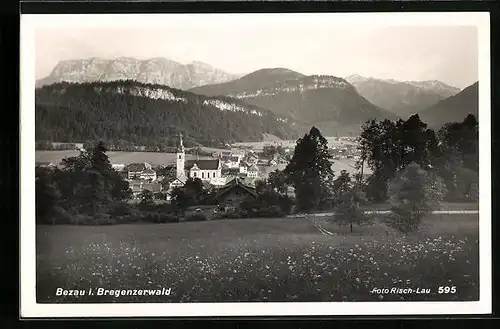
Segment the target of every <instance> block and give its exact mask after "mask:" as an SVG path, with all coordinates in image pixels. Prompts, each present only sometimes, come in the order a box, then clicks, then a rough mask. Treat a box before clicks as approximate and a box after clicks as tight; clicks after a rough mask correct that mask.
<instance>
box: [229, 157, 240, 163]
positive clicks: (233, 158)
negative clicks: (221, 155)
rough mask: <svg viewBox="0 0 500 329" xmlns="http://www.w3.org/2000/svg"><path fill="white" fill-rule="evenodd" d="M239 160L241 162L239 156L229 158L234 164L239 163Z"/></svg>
mask: <svg viewBox="0 0 500 329" xmlns="http://www.w3.org/2000/svg"><path fill="white" fill-rule="evenodd" d="M239 160H240V158H239V157H237V156H231V157H230V158H229V161H232V162H238V161H239Z"/></svg>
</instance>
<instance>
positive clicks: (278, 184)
mask: <svg viewBox="0 0 500 329" xmlns="http://www.w3.org/2000/svg"><path fill="white" fill-rule="evenodd" d="M286 181H287V177H286V175H285V173H284V172H283V171H282V170H279V169H276V170H275V171H272V172H271V173H269V178H268V182H269V184H270V185H271V187H272V188H273V189H274V190H276V191H277V192H278V193H280V194H286V193H287V190H288V186H287V182H286Z"/></svg>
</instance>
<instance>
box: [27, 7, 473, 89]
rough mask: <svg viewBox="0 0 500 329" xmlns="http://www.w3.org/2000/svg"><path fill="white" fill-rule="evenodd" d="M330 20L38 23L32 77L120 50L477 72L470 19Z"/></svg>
mask: <svg viewBox="0 0 500 329" xmlns="http://www.w3.org/2000/svg"><path fill="white" fill-rule="evenodd" d="M283 16H286V15H283ZM332 21H333V20H331V19H330V20H324V19H323V20H322V19H315V20H300V19H297V20H295V21H294V20H290V19H275V20H273V21H271V20H262V19H261V20H259V21H257V20H255V19H254V20H253V21H252V20H251V19H247V20H241V19H239V20H226V21H224V19H216V18H207V17H204V18H203V19H197V20H196V21H194V20H193V18H191V21H189V20H188V19H187V18H176V19H172V20H169V21H168V22H170V23H165V24H162V25H155V26H147V24H146V25H145V26H142V25H137V24H131V25H130V26H127V25H126V24H121V25H120V24H107V25H104V26H103V25H99V24H80V25H79V24H74V26H71V25H70V26H68V25H64V26H57V25H52V26H50V25H49V26H40V27H37V28H36V29H35V32H34V38H35V71H36V78H37V79H40V78H43V77H45V76H47V75H49V74H50V72H51V71H52V69H53V68H54V67H55V65H56V64H57V63H58V62H59V61H61V60H69V59H85V58H89V57H100V58H105V59H113V58H117V57H121V56H126V57H135V58H138V59H148V58H153V57H165V58H168V59H171V60H174V61H178V62H180V63H183V64H187V63H189V62H191V61H194V60H195V61H201V62H205V63H208V64H210V65H212V66H214V67H216V68H219V69H222V70H224V71H226V72H228V73H236V74H246V73H250V72H253V71H255V70H259V69H262V68H273V67H284V68H288V69H291V70H295V71H298V72H300V73H303V74H307V75H310V74H326V75H334V76H340V77H346V76H348V75H350V74H359V75H362V76H365V77H375V78H380V79H395V80H401V81H407V80H413V81H422V80H440V81H442V82H444V83H447V84H449V85H452V86H455V87H458V88H464V87H466V86H468V85H470V84H472V83H474V82H476V81H477V80H478V32H477V31H478V30H477V28H476V27H475V26H473V25H439V24H436V25H429V24H426V25H407V24H406V25H405V24H402V25H401V26H398V25H397V24H392V25H388V26H384V25H383V24H359V22H356V23H349V22H341V23H334V22H332Z"/></svg>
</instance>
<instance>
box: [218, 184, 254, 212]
mask: <svg viewBox="0 0 500 329" xmlns="http://www.w3.org/2000/svg"><path fill="white" fill-rule="evenodd" d="M248 197H250V198H257V192H256V191H255V188H253V187H251V186H248V185H246V184H244V182H243V181H242V180H241V179H240V178H234V179H233V180H231V181H230V182H229V183H227V184H226V185H224V187H222V188H221V189H219V191H217V194H216V196H215V198H216V200H217V202H218V203H219V207H220V208H223V209H224V210H225V211H228V210H232V209H235V208H237V207H238V206H239V205H240V203H241V202H242V201H243V200H245V199H246V198H248Z"/></svg>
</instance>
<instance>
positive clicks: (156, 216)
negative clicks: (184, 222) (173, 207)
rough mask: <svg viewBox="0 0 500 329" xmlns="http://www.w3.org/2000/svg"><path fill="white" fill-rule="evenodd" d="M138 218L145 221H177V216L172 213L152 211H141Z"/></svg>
mask: <svg viewBox="0 0 500 329" xmlns="http://www.w3.org/2000/svg"><path fill="white" fill-rule="evenodd" d="M138 217H139V220H140V221H141V222H146V223H157V224H159V223H178V222H179V217H177V216H175V215H173V214H162V213H157V212H153V211H143V212H141V213H140V214H139V216H138Z"/></svg>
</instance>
